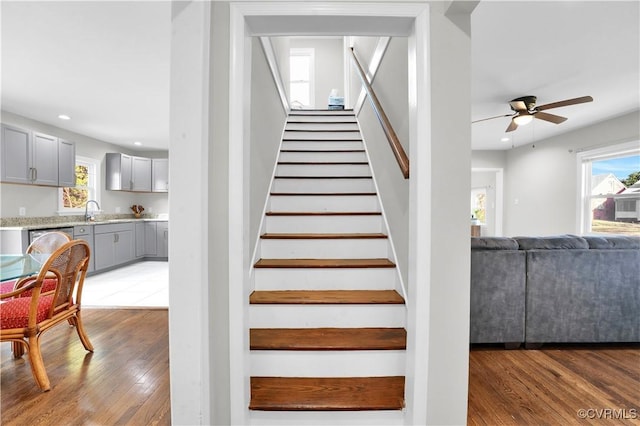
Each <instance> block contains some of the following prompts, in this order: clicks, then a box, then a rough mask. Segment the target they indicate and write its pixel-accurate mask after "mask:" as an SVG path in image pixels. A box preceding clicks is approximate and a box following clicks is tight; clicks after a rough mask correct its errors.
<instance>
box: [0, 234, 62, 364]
mask: <svg viewBox="0 0 640 426" xmlns="http://www.w3.org/2000/svg"><path fill="white" fill-rule="evenodd" d="M69 241H71V237H69V235H68V234H65V233H64V232H59V231H52V232H47V233H46V234H42V235H40V236H39V237H38V238H36V239H35V240H33V241H32V242H31V244H29V247H27V254H51V253H53V252H54V251H56V250H57V249H58V248H60V247H62V246H63V245H64V244H66V243H68V242H69ZM33 280H35V277H33V276H30V277H24V278H22V279H20V280H13V281H5V282H3V283H0V294H5V293H9V292H12V291H15V290H17V289H18V288H20V287H24V286H25V285H27V284H29V283H30V282H31V281H33ZM56 283H57V281H56V279H55V277H51V276H50V277H49V278H48V279H46V280H45V281H44V283H43V284H42V289H41V290H40V292H42V293H44V292H47V291H52V290H54V289H55V287H56ZM30 295H31V292H30V291H25V292H24V293H21V294H20V297H29V296H30ZM11 348H12V352H13V356H14V358H20V357H21V356H22V355H24V347H23V346H22V345H21V344H19V343H15V342H14V343H12V345H11Z"/></svg>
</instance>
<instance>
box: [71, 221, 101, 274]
mask: <svg viewBox="0 0 640 426" xmlns="http://www.w3.org/2000/svg"><path fill="white" fill-rule="evenodd" d="M73 239H74V240H84V241H86V242H87V244H89V250H91V257H89V268H88V269H87V272H93V271H95V269H96V268H95V257H96V254H95V248H94V245H93V226H91V225H80V226H74V227H73Z"/></svg>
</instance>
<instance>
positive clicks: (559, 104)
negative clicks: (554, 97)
mask: <svg viewBox="0 0 640 426" xmlns="http://www.w3.org/2000/svg"><path fill="white" fill-rule="evenodd" d="M591 101H593V98H592V97H591V96H582V97H580V98H573V99H566V100H564V101H558V102H552V103H550V104H545V105H540V106H539V107H536V111H544V110H545V109H551V108H560V107H563V106H569V105H576V104H583V103H585V102H591Z"/></svg>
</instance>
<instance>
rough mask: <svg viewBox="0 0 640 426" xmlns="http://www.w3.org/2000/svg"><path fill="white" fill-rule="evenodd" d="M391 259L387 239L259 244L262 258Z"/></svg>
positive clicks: (277, 240) (281, 240)
mask: <svg viewBox="0 0 640 426" xmlns="http://www.w3.org/2000/svg"><path fill="white" fill-rule="evenodd" d="M388 256H389V241H388V240H387V239H384V238H375V239H374V238H367V239H364V238H358V239H355V238H354V239H331V240H312V239H308V240H291V239H262V240H261V241H260V257H262V258H263V259H376V258H387V257H388Z"/></svg>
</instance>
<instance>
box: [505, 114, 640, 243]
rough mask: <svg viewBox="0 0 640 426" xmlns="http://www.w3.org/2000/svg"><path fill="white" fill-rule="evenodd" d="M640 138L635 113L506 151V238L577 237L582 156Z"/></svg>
mask: <svg viewBox="0 0 640 426" xmlns="http://www.w3.org/2000/svg"><path fill="white" fill-rule="evenodd" d="M639 139H640V113H639V112H637V111H636V112H633V113H629V114H626V115H623V116H620V117H617V118H613V119H611V120H607V121H604V122H600V123H595V124H593V125H592V126H589V127H585V128H582V129H579V130H576V131H572V132H568V133H565V134H562V135H559V136H556V137H553V138H549V139H547V140H544V141H540V142H536V143H534V144H529V145H526V146H522V147H519V148H515V149H512V150H510V151H507V153H506V164H507V167H506V172H505V216H504V218H505V220H504V222H505V231H504V233H505V235H509V236H516V235H533V236H538V235H556V234H565V233H577V232H578V229H579V227H578V223H577V191H578V186H579V183H578V181H577V180H578V179H577V177H578V168H577V167H578V165H577V159H576V154H577V151H578V150H584V149H587V148H597V147H602V146H606V145H614V144H616V143H622V142H629V141H634V140H639Z"/></svg>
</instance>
